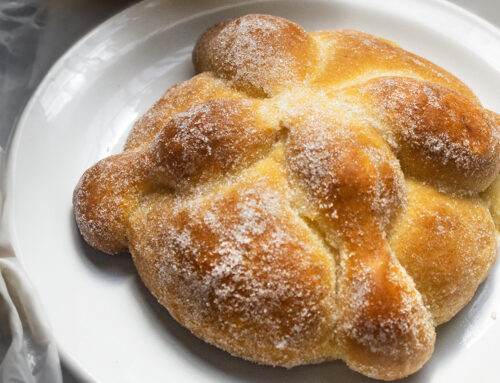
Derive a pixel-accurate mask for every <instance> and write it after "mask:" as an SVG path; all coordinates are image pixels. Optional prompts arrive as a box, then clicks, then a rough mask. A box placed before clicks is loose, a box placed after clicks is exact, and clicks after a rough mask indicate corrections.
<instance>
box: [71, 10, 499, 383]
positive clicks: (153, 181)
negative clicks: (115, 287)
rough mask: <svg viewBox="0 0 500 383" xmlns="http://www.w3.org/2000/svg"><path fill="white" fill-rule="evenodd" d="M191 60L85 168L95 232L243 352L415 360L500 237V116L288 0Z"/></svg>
mask: <svg viewBox="0 0 500 383" xmlns="http://www.w3.org/2000/svg"><path fill="white" fill-rule="evenodd" d="M193 62H194V65H195V68H196V70H197V71H198V72H199V74H198V75H196V76H195V77H193V78H192V79H190V80H188V81H185V82H182V83H180V84H177V85H175V86H173V87H172V88H170V89H169V90H167V92H166V93H165V94H164V95H163V96H162V98H161V99H160V100H159V101H158V102H157V103H156V104H155V105H154V106H153V107H152V108H151V109H150V110H149V111H148V112H147V113H146V114H145V115H144V116H143V117H141V118H140V119H139V120H138V121H137V122H136V124H135V125H134V128H133V130H132V132H131V133H130V135H129V137H128V141H127V143H126V145H125V150H124V151H123V153H121V154H117V155H113V156H110V157H108V158H105V159H103V160H101V161H99V162H98V163H97V164H96V165H94V166H93V167H91V168H90V169H88V170H87V171H86V172H85V173H84V174H83V176H82V177H81V179H80V182H79V183H78V185H77V187H76V189H75V192H74V196H73V204H74V210H75V216H76V222H77V224H78V227H79V229H80V231H81V233H82V235H83V237H84V238H85V240H86V241H87V242H88V243H89V244H90V245H91V246H93V247H95V248H97V249H99V250H101V251H103V252H106V253H109V254H115V253H118V252H123V251H129V252H130V253H131V254H132V258H133V261H134V263H135V265H136V267H137V270H138V272H139V275H140V277H141V278H142V280H143V281H144V283H145V285H146V286H147V287H148V288H149V290H150V291H151V292H152V294H153V295H154V296H155V297H156V298H157V299H158V301H159V302H160V303H161V304H162V305H163V306H165V307H166V308H167V309H168V310H169V312H170V313H171V315H172V316H173V317H174V318H175V319H176V320H177V321H178V322H179V323H181V324H182V325H183V326H185V327H187V328H188V329H189V330H191V331H192V332H193V333H194V334H195V335H196V336H198V337H200V338H201V339H203V340H205V341H207V342H209V343H211V344H213V345H216V346H218V347H220V348H222V349H224V350H226V351H228V352H230V353H231V354H233V355H236V356H239V357H242V358H245V359H247V360H251V361H255V362H258V363H262V364H268V365H275V366H285V367H293V366H297V365H301V364H309V363H319V362H323V361H327V360H333V359H342V360H344V361H345V362H346V363H347V365H348V366H349V367H350V368H352V369H354V370H356V371H358V372H360V373H362V374H364V375H367V376H370V377H373V378H377V379H386V380H392V379H398V378H401V377H404V376H407V375H409V374H412V373H414V372H415V371H417V370H418V369H420V368H421V367H422V365H423V364H424V363H425V362H426V361H427V360H428V359H429V358H430V356H431V354H432V351H433V348H434V342H435V336H436V335H435V327H436V326H437V325H439V324H441V323H443V322H446V321H448V320H450V319H451V318H452V317H453V316H454V315H455V314H456V313H457V312H458V311H459V310H460V309H462V308H463V307H464V306H465V305H466V304H467V302H469V300H470V299H471V298H472V296H473V295H474V292H475V291H476V289H477V287H478V285H479V284H480V283H481V282H482V281H483V280H484V279H485V278H486V276H487V275H488V272H489V271H490V269H491V267H492V266H493V264H494V262H495V259H496V256H497V243H496V229H495V222H497V224H499V223H500V219H499V218H498V217H500V207H499V206H500V204H499V202H498V201H499V200H500V198H499V197H500V181H499V178H498V174H499V171H500V135H499V129H500V118H499V116H498V115H497V114H496V113H494V112H491V111H488V110H486V109H484V108H483V107H482V106H481V104H480V102H479V101H478V99H477V98H476V96H475V95H474V94H473V93H472V91H471V90H470V89H469V88H468V87H467V86H466V85H465V84H463V83H462V82H461V81H459V80H458V79H457V78H455V77H454V76H452V75H451V74H449V73H448V72H446V71H445V70H443V69H441V68H440V67H438V66H436V65H434V64H432V63H431V62H429V61H427V60H425V59H423V58H421V57H418V56H416V55H414V54H412V53H409V52H407V51H405V50H403V49H402V48H400V47H399V46H397V45H396V44H394V43H392V42H390V41H387V40H384V39H380V38H377V37H374V36H371V35H368V34H365V33H361V32H356V31H350V30H331V31H320V32H314V33H307V32H306V31H305V30H304V29H303V28H302V27H301V26H299V25H297V24H295V23H293V22H291V21H288V20H286V19H283V18H280V17H276V16H268V15H247V16H244V17H241V18H238V19H235V20H229V21H225V22H222V23H220V24H217V25H215V26H213V27H212V28H210V29H209V30H208V31H207V32H205V34H203V35H202V36H201V38H200V39H199V41H198V43H197V44H196V46H195V48H194V51H193Z"/></svg>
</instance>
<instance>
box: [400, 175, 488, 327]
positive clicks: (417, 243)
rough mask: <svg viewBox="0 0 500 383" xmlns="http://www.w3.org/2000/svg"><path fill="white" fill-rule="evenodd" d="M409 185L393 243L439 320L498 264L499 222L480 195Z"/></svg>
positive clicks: (459, 305)
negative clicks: (446, 191) (405, 207)
mask: <svg viewBox="0 0 500 383" xmlns="http://www.w3.org/2000/svg"><path fill="white" fill-rule="evenodd" d="M407 190H408V208H407V210H406V211H405V213H404V215H403V216H402V217H401V219H400V221H399V222H398V224H397V225H396V227H395V230H394V233H393V235H392V237H391V240H390V244H391V248H392V250H393V251H394V253H395V255H396V257H397V258H398V260H399V262H400V263H401V265H402V266H403V267H404V268H405V270H406V271H407V272H408V274H409V275H410V276H411V277H412V278H413V280H414V281H415V284H416V287H417V290H418V291H419V292H420V294H422V298H423V300H424V303H425V305H426V306H427V307H428V308H429V311H430V313H431V315H432V318H433V321H434V323H435V325H438V324H441V323H444V322H446V321H448V320H450V319H451V318H452V317H453V316H455V314H456V313H457V312H458V311H460V310H461V309H462V308H463V307H464V306H465V305H466V304H467V302H469V301H470V300H471V298H472V296H473V295H474V292H475V291H476V289H477V287H478V285H479V284H480V283H481V282H482V281H483V280H484V279H485V278H486V276H487V275H488V272H489V271H490V269H491V267H492V266H493V264H494V263H495V260H496V258H497V251H496V250H497V243H496V233H495V225H494V223H493V220H492V218H491V216H490V214H489V213H488V210H487V209H486V207H485V206H484V205H483V203H481V201H478V200H477V198H465V197H456V196H455V197H454V196H450V195H447V194H444V193H440V192H438V191H437V190H435V189H433V188H431V187H429V186H426V185H423V184H421V183H419V182H415V181H411V180H409V181H408V183H407ZM422 238H425V240H422Z"/></svg>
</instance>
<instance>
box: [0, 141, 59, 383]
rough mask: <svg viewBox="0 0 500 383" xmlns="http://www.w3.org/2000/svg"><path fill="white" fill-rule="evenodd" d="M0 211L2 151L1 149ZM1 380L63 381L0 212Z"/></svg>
mask: <svg viewBox="0 0 500 383" xmlns="http://www.w3.org/2000/svg"><path fill="white" fill-rule="evenodd" d="M0 185H1V186H2V187H1V188H0V212H2V206H3V202H4V199H5V192H4V187H5V152H4V151H3V149H2V148H0ZM0 216H1V217H2V220H1V221H0V382H2V383H62V377H61V367H60V364H59V356H58V353H57V347H56V343H55V341H54V339H53V337H52V335H51V331H50V328H49V326H48V322H47V319H46V317H45V314H44V313H43V311H42V309H41V307H40V304H39V300H38V297H37V296H36V293H35V290H34V288H33V286H32V285H31V283H30V282H29V280H28V278H27V276H26V274H25V273H24V271H23V269H22V267H21V265H20V264H19V261H18V259H17V258H16V257H15V254H14V251H13V250H12V247H11V246H10V243H9V238H8V232H7V226H6V224H5V221H6V220H5V214H0Z"/></svg>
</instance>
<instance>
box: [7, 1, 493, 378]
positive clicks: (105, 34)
mask: <svg viewBox="0 0 500 383" xmlns="http://www.w3.org/2000/svg"><path fill="white" fill-rule="evenodd" d="M246 13H270V14H276V15H280V16H284V17H287V18H289V19H291V20H294V21H297V22H299V23H300V24H302V25H303V26H304V27H305V28H306V29H308V30H317V29H333V28H351V29H359V30H363V31H366V32H369V33H373V34H375V35H379V36H383V37H386V38H388V39H390V40H393V41H395V42H397V43H399V44H400V45H402V46H403V47H405V48H407V49H409V50H410V51H413V52H416V53H418V54H420V55H423V56H424V57H426V58H429V59H431V60H432V61H434V62H436V63H438V64H440V65H441V66H443V67H444V68H446V69H448V70H449V71H451V72H452V73H454V74H455V75H457V76H458V77H459V78H461V79H463V80H464V81H465V82H466V83H468V84H469V85H470V86H471V87H472V88H473V89H474V90H475V92H476V94H477V95H478V96H479V97H480V99H481V100H482V101H483V103H484V104H485V106H487V107H489V108H491V109H494V110H497V111H499V110H500V92H499V91H498V90H499V89H500V32H499V31H498V30H496V29H495V28H493V27H492V26H490V25H489V24H487V23H486V22H484V21H482V20H481V19H479V18H477V17H475V16H473V15H471V14H469V13H467V12H465V11H463V10H461V9H460V8H457V7H455V6H453V5H450V4H449V3H446V2H441V1H431V0H425V1H422V0H413V1H400V0H393V1H372V0H355V1H352V0H350V1H341V0H338V1H310V2H302V1H287V2H280V1H245V2H242V1H240V2H234V1H228V0H227V1H226V0H210V1H208V0H205V1H168V0H164V1H145V2H142V3H140V4H138V5H136V6H134V7H132V8H130V9H127V10H126V11H124V12H122V13H120V14H119V15H117V16H115V17H113V18H112V19H110V20H109V21H107V22H105V23H104V24H102V25H101V26H99V27H98V28H97V29H95V30H94V31H93V32H91V33H90V34H89V35H87V36H86V37H85V38H83V39H82V40H81V41H80V42H79V43H78V44H76V45H75V46H74V47H73V48H72V49H71V50H70V51H69V52H68V53H67V54H66V55H65V56H64V57H62V58H61V59H60V60H59V62H58V63H57V64H56V65H55V66H54V67H53V68H52V70H51V71H50V73H49V74H48V75H47V77H46V78H45V80H44V81H43V83H42V84H41V85H40V87H39V89H38V91H37V92H36V93H35V95H34V97H33V99H32V100H31V102H30V103H29V105H28V107H27V108H26V110H25V112H24V115H23V117H22V119H21V121H20V123H19V126H18V129H17V132H16V136H15V139H14V142H13V146H12V151H11V154H10V159H9V161H10V162H9V176H8V182H9V184H8V201H7V208H8V210H7V211H8V217H9V224H10V228H9V230H10V235H11V239H12V243H13V246H14V249H15V251H16V253H17V255H18V256H19V258H20V259H21V261H22V262H23V264H24V265H25V267H26V270H27V272H28V274H29V275H30V276H31V278H32V280H33V282H34V284H35V286H36V288H37V291H38V293H39V295H40V297H41V299H42V302H43V304H44V306H45V309H46V311H47V313H48V315H49V318H50V320H51V323H52V327H53V330H54V332H55V336H56V338H57V340H58V342H59V345H60V349H61V352H62V354H63V357H64V358H65V359H66V361H67V362H68V363H70V364H71V365H72V366H73V368H74V369H75V371H76V372H78V373H79V374H80V375H81V376H84V377H86V378H87V379H88V380H90V381H93V380H94V379H95V381H98V382H103V383H104V382H105V383H127V382H148V383H154V382H167V381H172V382H173V381H175V382H194V381H196V382H234V381H242V382H263V381H265V382H287V383H292V382H304V381H308V382H313V381H314V382H332V381H341V382H368V381H370V380H369V379H367V378H365V377H363V376H361V375H358V374H356V373H354V372H351V371H350V370H349V369H348V368H347V367H345V365H344V364H343V363H342V362H339V361H337V362H332V363H325V364H321V365H318V366H306V367H300V368H294V369H292V370H285V369H281V368H270V367H262V366H257V365H254V364H252V363H249V362H245V361H243V360H240V359H237V358H233V357H231V356H230V355H229V354H226V353H225V352H222V351H220V350H218V349H216V348H215V347H212V346H209V345H206V344H205V343H203V342H202V341H200V340H198V339H197V338H196V337H195V336H193V335H191V334H190V333H189V332H188V331H187V330H185V329H184V328H182V327H180V326H179V325H178V324H177V323H176V322H175V321H174V320H172V319H171V318H170V316H169V314H168V313H167V311H166V310H164V309H163V308H162V307H161V306H159V305H158V304H157V303H156V301H155V300H154V299H153V298H152V297H151V295H150V294H149V293H148V291H147V290H146V289H145V288H144V287H143V285H142V283H141V282H140V280H139V278H138V276H137V274H136V273H135V270H134V267H133V265H132V262H131V260H130V259H129V257H127V256H118V257H113V258H112V257H108V256H105V255H103V254H100V253H98V252H96V251H94V250H92V249H91V248H90V247H88V246H87V245H86V244H84V243H83V241H82V240H81V238H80V235H79V233H78V230H77V229H76V227H75V224H74V221H73V215H72V208H71V195H72V191H73V188H74V186H75V184H76V182H77V180H78V178H79V177H80V175H81V174H82V172H83V171H84V170H85V169H86V168H88V167H89V166H91V165H92V164H94V163H95V162H96V161H97V160H99V159H100V158H103V157H105V156H107V155H109V154H110V153H113V152H118V151H120V150H121V146H122V144H123V142H124V138H125V136H126V134H127V132H128V131H129V129H130V127H131V125H132V123H133V122H134V120H136V119H137V118H138V116H140V115H141V114H142V113H143V112H144V111H146V109H147V108H148V107H149V106H150V105H151V104H152V103H153V102H154V101H155V100H156V99H157V98H159V97H160V95H161V94H162V93H163V92H164V90H166V89H167V88H168V87H169V86H171V85H172V84H174V83H176V82H179V81H181V80H185V79H187V78H189V77H191V76H192V75H193V74H194V71H193V69H192V66H191V62H190V55H191V48H192V46H193V44H194V43H195V41H196V39H197V37H198V36H199V35H200V33H202V32H203V31H204V30H205V28H207V27H208V26H210V25H212V24H213V23H215V22H217V21H220V20H222V19H226V18H229V17H236V16H240V15H243V14H246ZM495 313H499V319H496V320H495V319H494V318H495ZM499 342H500V267H498V266H497V267H496V268H495V269H494V270H493V272H492V273H491V275H490V277H489V278H488V280H487V281H486V282H485V283H484V284H483V285H482V286H480V288H479V290H478V291H477V294H476V296H475V298H474V299H473V300H472V302H471V303H470V304H469V305H468V306H467V307H466V308H465V309H464V310H463V311H462V312H461V313H460V314H459V315H458V316H457V317H456V318H455V319H454V320H452V321H451V323H449V324H446V325H443V326H441V327H439V329H438V338H437V344H436V350H435V353H434V355H433V357H432V359H431V360H430V361H429V362H428V363H427V364H426V365H425V367H424V368H423V369H422V370H421V371H420V372H419V373H417V374H415V375H414V376H412V377H410V378H409V379H408V380H407V381H408V382H417V381H418V382H447V381H453V382H471V381H474V382H498V381H499V379H500V378H499V377H498V371H499V370H498V356H497V355H498V353H497V352H496V351H495V350H497V348H498V344H499Z"/></svg>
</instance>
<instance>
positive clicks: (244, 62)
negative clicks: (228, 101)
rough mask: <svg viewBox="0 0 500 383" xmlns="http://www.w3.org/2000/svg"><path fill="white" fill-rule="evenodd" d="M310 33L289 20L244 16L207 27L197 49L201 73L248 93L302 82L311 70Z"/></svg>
mask: <svg viewBox="0 0 500 383" xmlns="http://www.w3.org/2000/svg"><path fill="white" fill-rule="evenodd" d="M316 57H317V54H316V46H315V43H314V40H313V39H312V37H311V36H310V35H309V34H308V33H307V32H306V31H305V30H304V29H303V28H302V27H301V26H300V25H297V24H295V23H292V22H291V21H289V20H286V19H283V18H281V17H276V16H268V15H246V16H243V17H240V18H238V19H235V20H231V21H226V22H223V23H220V24H217V25H215V26H213V27H212V28H210V29H209V30H208V31H206V32H205V33H204V34H203V35H202V36H201V37H200V39H199V40H198V42H197V44H196V46H195V48H194V50H193V63H194V66H195V68H196V70H197V71H198V72H205V71H209V72H213V73H214V74H216V75H217V76H220V77H222V78H227V79H231V80H232V82H233V84H234V85H235V86H236V87H237V88H238V89H241V90H244V91H245V92H246V93H248V94H251V95H256V96H266V95H267V96H268V95H273V94H276V93H277V92H279V91H280V90H283V89H285V88H286V87H289V86H293V84H296V83H299V82H301V81H303V80H304V79H305V78H306V76H307V73H308V72H309V71H310V70H311V69H312V67H313V65H314V63H315V58H316Z"/></svg>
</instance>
